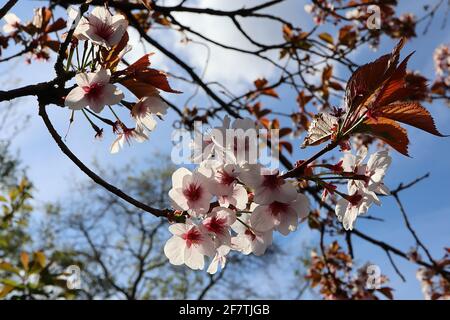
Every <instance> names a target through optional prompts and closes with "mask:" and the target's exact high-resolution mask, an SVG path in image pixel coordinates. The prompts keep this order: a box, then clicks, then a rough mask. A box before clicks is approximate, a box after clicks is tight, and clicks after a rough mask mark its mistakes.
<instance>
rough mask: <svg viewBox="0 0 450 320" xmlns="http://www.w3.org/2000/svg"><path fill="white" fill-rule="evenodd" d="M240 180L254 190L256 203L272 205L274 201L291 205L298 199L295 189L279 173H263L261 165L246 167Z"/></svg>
mask: <svg viewBox="0 0 450 320" xmlns="http://www.w3.org/2000/svg"><path fill="white" fill-rule="evenodd" d="M262 173H263V174H262ZM239 179H240V180H241V181H242V182H243V183H244V184H245V185H246V186H249V187H251V188H253V189H254V193H255V196H254V202H255V203H258V204H270V203H272V202H274V201H278V202H283V203H289V202H291V201H293V200H295V198H296V197H297V190H296V189H295V187H294V186H293V185H292V184H291V183H290V182H288V181H286V180H284V179H283V178H282V177H280V176H279V174H278V171H276V172H274V173H268V172H263V170H262V168H261V166H260V165H246V166H244V167H243V170H242V172H241V173H240V175H239Z"/></svg>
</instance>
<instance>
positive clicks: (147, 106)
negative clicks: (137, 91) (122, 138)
mask: <svg viewBox="0 0 450 320" xmlns="http://www.w3.org/2000/svg"><path fill="white" fill-rule="evenodd" d="M168 107H169V106H168V105H167V104H166V103H165V102H164V101H163V100H162V99H161V97H159V96H148V97H144V98H142V99H140V100H139V101H138V102H137V103H136V104H135V105H134V106H133V109H132V110H131V116H132V117H133V118H134V119H135V120H136V125H137V126H140V127H144V128H145V129H147V130H149V131H152V130H153V129H155V127H156V121H155V119H154V117H153V116H154V115H156V116H162V115H165V114H166V113H167V108H168Z"/></svg>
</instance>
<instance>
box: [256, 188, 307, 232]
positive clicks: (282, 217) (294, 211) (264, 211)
mask: <svg viewBox="0 0 450 320" xmlns="http://www.w3.org/2000/svg"><path fill="white" fill-rule="evenodd" d="M308 212H309V200H308V198H307V197H306V196H305V195H303V194H298V195H297V199H296V200H295V201H292V202H290V203H283V202H278V201H275V202H272V203H271V204H268V205H258V206H257V207H256V208H255V209H254V210H253V213H252V214H251V217H250V221H251V225H252V227H253V228H254V229H255V230H257V231H261V232H265V231H269V230H272V229H274V228H275V229H276V230H278V231H279V232H280V233H281V234H283V235H288V234H289V232H291V231H295V230H296V229H297V226H298V220H299V219H302V218H305V217H306V216H307V215H308Z"/></svg>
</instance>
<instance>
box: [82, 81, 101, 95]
mask: <svg viewBox="0 0 450 320" xmlns="http://www.w3.org/2000/svg"><path fill="white" fill-rule="evenodd" d="M102 87H103V85H101V84H99V83H93V84H91V85H90V86H84V87H83V90H84V93H85V94H86V95H87V96H89V97H96V96H98V94H99V93H100V91H101V89H102Z"/></svg>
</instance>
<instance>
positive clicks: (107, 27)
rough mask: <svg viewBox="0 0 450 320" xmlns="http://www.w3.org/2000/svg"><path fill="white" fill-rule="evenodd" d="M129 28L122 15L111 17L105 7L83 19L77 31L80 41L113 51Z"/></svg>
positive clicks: (93, 11) (95, 9)
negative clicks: (87, 41)
mask: <svg viewBox="0 0 450 320" xmlns="http://www.w3.org/2000/svg"><path fill="white" fill-rule="evenodd" d="M127 27H128V21H127V20H126V19H125V17H124V16H123V15H121V14H116V15H111V13H109V11H108V10H107V9H106V8H105V7H96V8H94V10H92V12H91V13H90V14H89V16H88V17H87V18H84V17H83V18H81V20H80V22H79V23H78V26H77V27H76V29H75V35H76V36H77V37H78V38H79V39H80V40H86V39H88V40H90V41H91V42H92V43H94V44H97V45H99V46H103V47H105V48H107V49H111V48H112V47H113V46H115V45H116V44H118V43H119V41H120V39H122V36H123V35H124V33H125V31H126V30H127Z"/></svg>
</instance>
